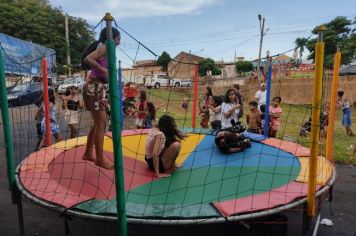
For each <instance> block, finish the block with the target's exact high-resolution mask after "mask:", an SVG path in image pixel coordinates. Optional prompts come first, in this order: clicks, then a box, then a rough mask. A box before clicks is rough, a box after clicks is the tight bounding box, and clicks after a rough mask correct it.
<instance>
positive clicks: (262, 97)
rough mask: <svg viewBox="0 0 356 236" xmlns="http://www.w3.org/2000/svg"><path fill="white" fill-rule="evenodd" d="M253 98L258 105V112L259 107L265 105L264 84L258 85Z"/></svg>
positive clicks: (265, 92) (265, 93)
mask: <svg viewBox="0 0 356 236" xmlns="http://www.w3.org/2000/svg"><path fill="white" fill-rule="evenodd" d="M255 98H256V102H257V104H258V110H260V107H261V105H266V100H267V90H266V85H265V83H261V84H260V89H259V90H258V91H257V92H256V94H255Z"/></svg>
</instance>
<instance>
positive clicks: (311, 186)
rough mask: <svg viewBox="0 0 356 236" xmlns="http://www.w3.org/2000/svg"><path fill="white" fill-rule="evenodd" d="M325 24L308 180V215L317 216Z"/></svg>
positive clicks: (318, 58)
mask: <svg viewBox="0 0 356 236" xmlns="http://www.w3.org/2000/svg"><path fill="white" fill-rule="evenodd" d="M323 30H324V29H323V26H320V28H319V40H318V42H317V43H316V45H315V79H314V88H313V101H312V121H311V122H312V123H311V147H310V160H309V181H308V215H309V216H310V217H314V216H315V201H316V199H315V188H316V180H317V169H318V154H319V132H320V110H321V103H322V79H323V64H324V43H323V41H322V40H323V39H322V35H323Z"/></svg>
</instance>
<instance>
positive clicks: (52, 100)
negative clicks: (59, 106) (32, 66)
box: [38, 89, 63, 149]
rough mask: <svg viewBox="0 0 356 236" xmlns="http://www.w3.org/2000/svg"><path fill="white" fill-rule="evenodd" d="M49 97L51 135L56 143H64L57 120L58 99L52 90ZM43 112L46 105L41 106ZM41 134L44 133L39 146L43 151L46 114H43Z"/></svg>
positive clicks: (49, 91)
mask: <svg viewBox="0 0 356 236" xmlns="http://www.w3.org/2000/svg"><path fill="white" fill-rule="evenodd" d="M48 97H49V104H48V105H49V122H50V123H49V124H50V125H49V127H50V133H51V134H52V135H53V137H54V138H55V140H56V143H57V142H59V141H62V140H63V138H62V135H61V132H60V129H59V124H58V121H57V119H56V97H55V95H54V91H53V90H52V89H49V90H48ZM41 107H42V109H43V110H42V111H43V112H44V107H45V106H44V103H42V105H41ZM41 133H42V139H41V142H40V144H39V147H38V149H41V148H42V147H44V146H46V117H45V114H44V113H43V114H42V120H41Z"/></svg>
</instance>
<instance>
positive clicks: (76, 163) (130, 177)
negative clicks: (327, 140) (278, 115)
mask: <svg viewBox="0 0 356 236" xmlns="http://www.w3.org/2000/svg"><path fill="white" fill-rule="evenodd" d="M147 132H148V130H124V131H123V132H122V146H123V148H122V150H123V162H124V177H125V197H126V211H127V212H126V214H127V218H128V222H140V223H147V224H188V223H192V222H194V223H211V222H225V221H228V220H239V219H245V218H253V217H257V216H262V215H268V214H273V213H275V212H278V211H283V210H285V209H288V208H292V207H294V206H296V205H300V204H303V203H304V202H305V201H306V194H307V188H308V184H307V181H308V174H309V170H308V166H309V149H308V148H305V147H303V146H301V145H299V144H296V143H293V142H290V141H284V140H279V139H274V138H267V139H265V138H264V137H263V136H260V135H253V134H249V133H246V135H247V136H248V137H250V138H251V139H252V140H253V142H252V147H251V148H250V149H246V150H245V151H244V152H240V153H235V154H228V155H225V154H222V153H221V152H219V150H218V149H217V148H216V147H215V144H214V138H215V137H214V136H213V135H211V134H208V133H207V134H202V133H194V132H191V133H190V134H189V135H188V137H187V138H186V139H185V140H184V141H183V142H182V149H181V152H180V154H179V156H178V158H177V162H178V163H179V164H182V167H181V168H179V169H177V170H176V171H175V172H174V173H173V174H172V175H171V176H170V177H168V178H156V177H154V175H153V173H152V171H150V170H149V169H148V167H147V165H146V163H145V161H144V145H145V141H146V134H147ZM85 144H86V137H80V138H77V139H70V140H66V141H63V142H60V143H57V144H54V145H52V146H50V147H47V148H44V149H41V150H40V151H38V152H35V153H32V154H31V155H30V156H28V157H27V158H26V159H25V160H23V161H22V163H21V164H20V165H19V166H18V168H17V174H18V175H17V185H18V187H19V189H20V190H21V192H22V193H23V194H25V195H26V196H27V197H28V198H30V199H32V200H33V201H35V202H37V203H38V204H40V205H42V206H45V207H48V208H51V209H54V210H57V211H59V212H67V213H69V214H72V215H77V216H81V217H87V218H95V219H105V220H116V219H117V218H116V215H117V211H116V209H117V208H116V199H115V197H116V193H115V184H114V171H112V170H111V171H110V170H105V169H102V168H99V167H97V166H95V164H94V163H92V162H89V161H83V160H82V159H81V158H82V155H83V153H84V150H85ZM104 153H105V156H106V157H107V158H109V159H110V160H111V161H112V160H113V142H112V137H111V133H107V134H106V135H105V139H104ZM334 178H335V174H334V169H333V165H332V164H331V163H330V162H329V161H328V160H327V159H326V158H324V157H322V156H319V158H318V176H317V194H318V195H320V194H321V193H322V192H323V191H324V192H325V191H326V190H327V189H328V188H329V185H331V184H332V182H333V181H334Z"/></svg>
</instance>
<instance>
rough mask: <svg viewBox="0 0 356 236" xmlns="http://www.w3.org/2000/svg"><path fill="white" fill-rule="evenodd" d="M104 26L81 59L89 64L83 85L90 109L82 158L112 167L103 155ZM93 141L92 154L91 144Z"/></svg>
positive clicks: (117, 40) (116, 35) (116, 36)
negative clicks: (87, 133)
mask: <svg viewBox="0 0 356 236" xmlns="http://www.w3.org/2000/svg"><path fill="white" fill-rule="evenodd" d="M112 35H113V39H114V41H115V44H116V45H119V44H120V32H119V31H118V30H117V29H115V28H112ZM106 39H107V37H106V28H104V29H102V30H101V32H100V37H99V40H98V41H95V42H94V43H93V44H91V45H90V46H89V47H88V49H87V50H86V51H85V52H84V55H83V58H84V63H86V64H87V65H88V66H89V67H90V70H91V72H90V76H89V77H88V79H87V81H86V83H85V85H84V88H83V99H84V104H85V108H86V109H87V110H89V111H90V112H91V116H92V119H93V126H92V127H91V129H90V131H89V135H88V141H87V146H86V149H85V153H84V155H83V160H88V161H94V162H95V164H96V165H97V166H100V167H103V168H105V169H113V168H114V164H113V163H110V162H108V160H107V159H105V158H103V143H104V132H105V127H106V107H107V100H106V89H107V87H108V76H109V75H108V61H107V58H106V45H105V41H106ZM94 144H95V154H96V156H95V157H94V155H93V147H94Z"/></svg>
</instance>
